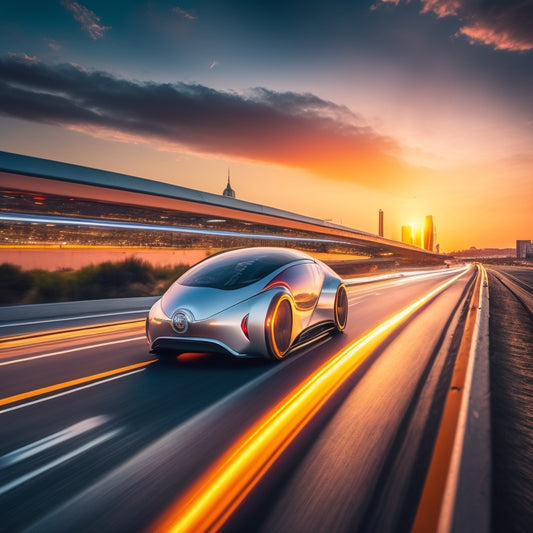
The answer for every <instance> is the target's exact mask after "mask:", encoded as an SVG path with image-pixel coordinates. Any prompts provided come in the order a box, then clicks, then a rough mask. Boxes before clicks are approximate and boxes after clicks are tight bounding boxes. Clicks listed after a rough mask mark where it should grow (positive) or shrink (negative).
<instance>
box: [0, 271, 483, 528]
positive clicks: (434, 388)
mask: <svg viewBox="0 0 533 533" xmlns="http://www.w3.org/2000/svg"><path fill="white" fill-rule="evenodd" d="M455 275H457V273H444V274H440V275H432V276H425V277H420V278H417V277H413V278H409V279H400V280H390V281H384V282H379V283H372V284H366V285H362V286H358V287H353V288H350V290H349V300H350V315H349V321H348V327H347V329H346V331H345V332H344V333H343V334H341V335H334V336H329V337H325V338H323V339H320V340H319V341H317V342H316V343H315V344H313V345H310V346H308V347H305V348H303V349H300V350H299V351H296V352H294V353H292V354H291V355H290V356H289V357H288V358H287V359H286V360H284V361H283V362H281V363H280V364H272V363H271V362H268V361H262V360H249V361H243V360H234V359H231V358H226V357H220V356H209V355H202V356H194V357H193V356H188V357H184V358H179V359H178V360H177V361H176V362H175V363H174V364H170V365H168V364H162V363H159V362H152V357H151V356H150V354H149V353H148V350H147V345H146V342H145V340H144V324H143V322H142V320H137V321H135V317H129V318H128V320H130V319H131V321H129V322H128V321H126V320H124V321H123V322H124V323H122V324H121V325H120V326H116V327H112V328H109V329H103V328H97V327H94V326H95V324H93V323H92V324H91V327H87V328H81V329H80V330H78V331H77V332H76V333H75V334H73V335H70V334H67V333H65V332H64V331H63V332H61V333H58V334H57V335H47V336H42V337H39V336H34V337H32V338H31V339H28V341H27V342H25V343H23V344H20V342H19V343H18V344H17V343H15V344H13V345H6V346H4V347H3V349H2V355H1V356H0V377H1V379H0V402H1V403H0V472H1V474H2V476H1V481H0V510H1V516H2V520H1V521H0V531H5V532H14V531H24V530H27V531H39V532H43V531H54V532H61V531H99V532H100V531H115V532H116V531H143V530H145V529H146V528H148V527H149V526H151V525H152V524H153V523H154V521H157V520H158V519H159V517H160V516H161V515H162V514H164V513H166V512H168V509H169V508H172V506H173V505H174V504H175V502H176V499H177V498H179V496H180V495H181V494H183V493H184V492H186V491H187V490H188V488H189V487H190V486H191V485H192V484H193V483H194V482H195V480H197V479H198V478H199V477H200V476H201V475H202V473H203V472H204V471H205V470H206V469H207V468H208V467H209V465H211V464H212V463H214V462H215V461H216V460H217V459H218V458H219V456H220V455H221V454H222V453H223V452H224V450H226V449H227V448H229V447H230V446H231V445H232V443H233V442H234V441H235V439H236V438H237V437H238V436H239V435H240V434H242V433H243V432H244V431H245V430H246V429H247V428H249V427H250V426H251V425H253V424H254V421H256V420H258V419H259V418H260V417H261V416H263V415H265V413H267V412H268V410H269V409H270V408H271V407H272V406H273V405H275V404H276V403H278V402H279V401H280V399H282V398H286V397H287V396H289V395H291V394H293V392H294V390H296V389H297V388H298V387H299V385H300V384H301V383H302V382H305V380H306V379H308V378H309V376H311V375H312V374H313V372H315V371H316V370H317V369H318V368H320V367H321V365H323V364H325V363H326V362H328V361H330V360H333V359H335V357H336V355H337V354H338V353H339V352H341V351H342V350H343V349H345V348H347V347H348V346H350V345H351V344H353V343H354V342H355V341H356V340H357V339H360V338H361V337H363V336H364V335H365V334H366V333H368V332H369V331H371V330H373V329H374V328H376V327H377V326H379V325H380V324H382V323H383V322H384V321H385V320H387V319H389V318H390V317H392V316H394V315H396V313H398V312H399V311H400V310H402V309H404V308H406V307H407V306H409V305H411V304H412V303H413V302H415V301H417V300H419V299H420V298H422V297H423V296H424V295H427V294H428V293H429V292H430V291H432V290H434V289H435V288H436V287H438V286H439V285H441V284H443V283H444V282H445V281H446V280H450V279H451V278H453V277H454V276H455ZM472 278H473V271H472V270H471V271H469V272H467V273H465V274H464V275H463V276H462V277H460V278H458V279H457V280H456V281H454V282H453V283H452V284H451V285H450V286H449V287H448V288H446V289H445V290H443V291H442V292H441V293H439V294H438V295H436V296H435V297H434V298H433V299H432V300H431V301H430V302H428V303H427V304H425V305H423V306H421V307H420V309H418V310H416V311H415V312H413V314H412V315H411V316H410V317H409V318H408V319H407V320H405V321H403V322H402V323H400V324H398V325H397V326H395V327H394V328H393V329H392V330H391V332H390V334H388V335H387V337H386V339H385V340H381V341H380V342H379V343H377V344H376V345H375V346H374V347H373V348H372V350H370V351H369V353H368V354H367V355H365V357H364V358H362V359H361V361H360V363H358V364H357V365H356V366H354V367H353V369H352V370H351V371H350V372H349V373H348V374H347V375H346V376H345V377H344V378H343V381H342V383H341V384H339V386H338V387H337V388H336V390H335V392H334V393H332V394H331V396H330V397H329V398H328V400H327V401H326V402H325V403H324V405H322V407H321V409H320V410H319V411H318V412H317V413H315V414H314V415H313V417H311V418H310V419H309V421H308V422H307V423H306V424H305V426H304V427H303V428H301V429H300V431H299V432H298V434H297V435H296V436H295V437H294V439H293V440H292V441H291V442H290V444H288V445H287V447H286V450H285V451H284V453H283V454H282V455H281V456H280V457H279V458H278V459H277V460H276V461H274V462H273V464H272V465H270V467H269V468H268V470H267V471H266V472H265V474H264V475H263V476H262V477H261V478H260V479H259V480H258V481H257V484H256V485H255V487H254V488H253V490H250V492H249V493H248V494H247V496H246V498H244V499H243V501H242V502H241V503H240V505H239V506H238V507H237V508H236V510H234V512H232V513H231V515H230V516H229V517H228V518H227V520H226V521H225V522H224V525H223V530H225V531H243V530H247V531H251V530H253V531H265V532H266V531H279V532H283V531H287V532H288V531H309V532H314V531H317V532H319V531H324V532H326V531H327V532H330V531H341V532H342V531H356V530H357V531H378V530H379V531H407V530H408V529H409V527H410V524H411V523H412V520H413V517H414V514H415V513H416V507H417V501H418V496H419V495H420V491H421V490H422V485H423V480H424V475H425V469H426V468H427V464H428V462H429V460H430V456H431V450H432V446H433V442H434V439H435V435H436V431H437V426H438V421H439V416H440V412H441V410H442V403H443V401H444V398H445V395H446V390H447V387H448V383H449V379H450V373H451V369H452V366H453V344H454V342H455V341H456V339H455V340H454V332H455V329H456V327H457V325H458V324H459V322H460V319H461V315H462V313H463V311H464V309H463V307H464V297H465V292H466V290H467V287H468V286H469V283H470V282H471V280H472ZM48 324H49V323H48ZM56 326H57V327H58V328H59V329H62V328H61V323H57V324H56ZM437 511H438V510H435V512H437Z"/></svg>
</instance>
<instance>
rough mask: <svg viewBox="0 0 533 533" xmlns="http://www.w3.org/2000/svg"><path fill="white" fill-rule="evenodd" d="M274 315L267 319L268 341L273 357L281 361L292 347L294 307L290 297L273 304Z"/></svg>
mask: <svg viewBox="0 0 533 533" xmlns="http://www.w3.org/2000/svg"><path fill="white" fill-rule="evenodd" d="M271 307H273V310H272V313H271V314H269V316H268V318H267V323H266V326H267V341H268V345H269V348H270V351H271V355H272V356H273V357H274V358H276V359H281V358H282V357H283V356H284V355H285V354H286V353H287V351H288V350H289V348H290V346H291V337H292V320H293V318H292V305H291V301H290V299H289V297H288V296H281V297H280V298H279V299H278V300H277V301H275V302H273V305H272V306H271Z"/></svg>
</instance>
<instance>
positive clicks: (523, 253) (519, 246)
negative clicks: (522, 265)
mask: <svg viewBox="0 0 533 533" xmlns="http://www.w3.org/2000/svg"><path fill="white" fill-rule="evenodd" d="M516 257H517V258H518V259H533V244H531V241H516Z"/></svg>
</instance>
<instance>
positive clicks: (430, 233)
mask: <svg viewBox="0 0 533 533" xmlns="http://www.w3.org/2000/svg"><path fill="white" fill-rule="evenodd" d="M434 235H435V230H434V228H433V217H432V216H431V215H428V216H427V217H426V219H425V220H424V250H427V251H428V252H432V251H433V244H434V243H433V240H434Z"/></svg>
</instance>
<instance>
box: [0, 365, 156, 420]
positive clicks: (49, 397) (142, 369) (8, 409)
mask: <svg viewBox="0 0 533 533" xmlns="http://www.w3.org/2000/svg"><path fill="white" fill-rule="evenodd" d="M145 370H146V368H139V369H137V370H132V371H131V372H127V373H126V374H120V375H119V376H113V377H112V378H107V379H102V380H101V381H96V382H95V383H89V384H88V385H82V386H81V387H76V388H75V389H70V390H67V391H64V392H59V393H57V394H53V395H52V396H46V397H45V398H40V399H38V400H32V401H31V402H26V403H21V404H19V405H14V406H13V407H7V408H6V409H2V410H0V415H2V414H4V413H8V412H9V411H15V410H17V409H23V408H24V407H29V406H30V405H35V404H37V403H41V402H47V401H48V400H53V399H54V398H59V397H61V396H66V395H67V394H72V393H74V392H79V391H81V390H83V389H89V388H91V387H96V386H98V385H102V384H103V383H107V382H109V381H114V380H115V379H122V378H125V377H127V376H131V375H133V374H137V373H138V372H144V371H145Z"/></svg>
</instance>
